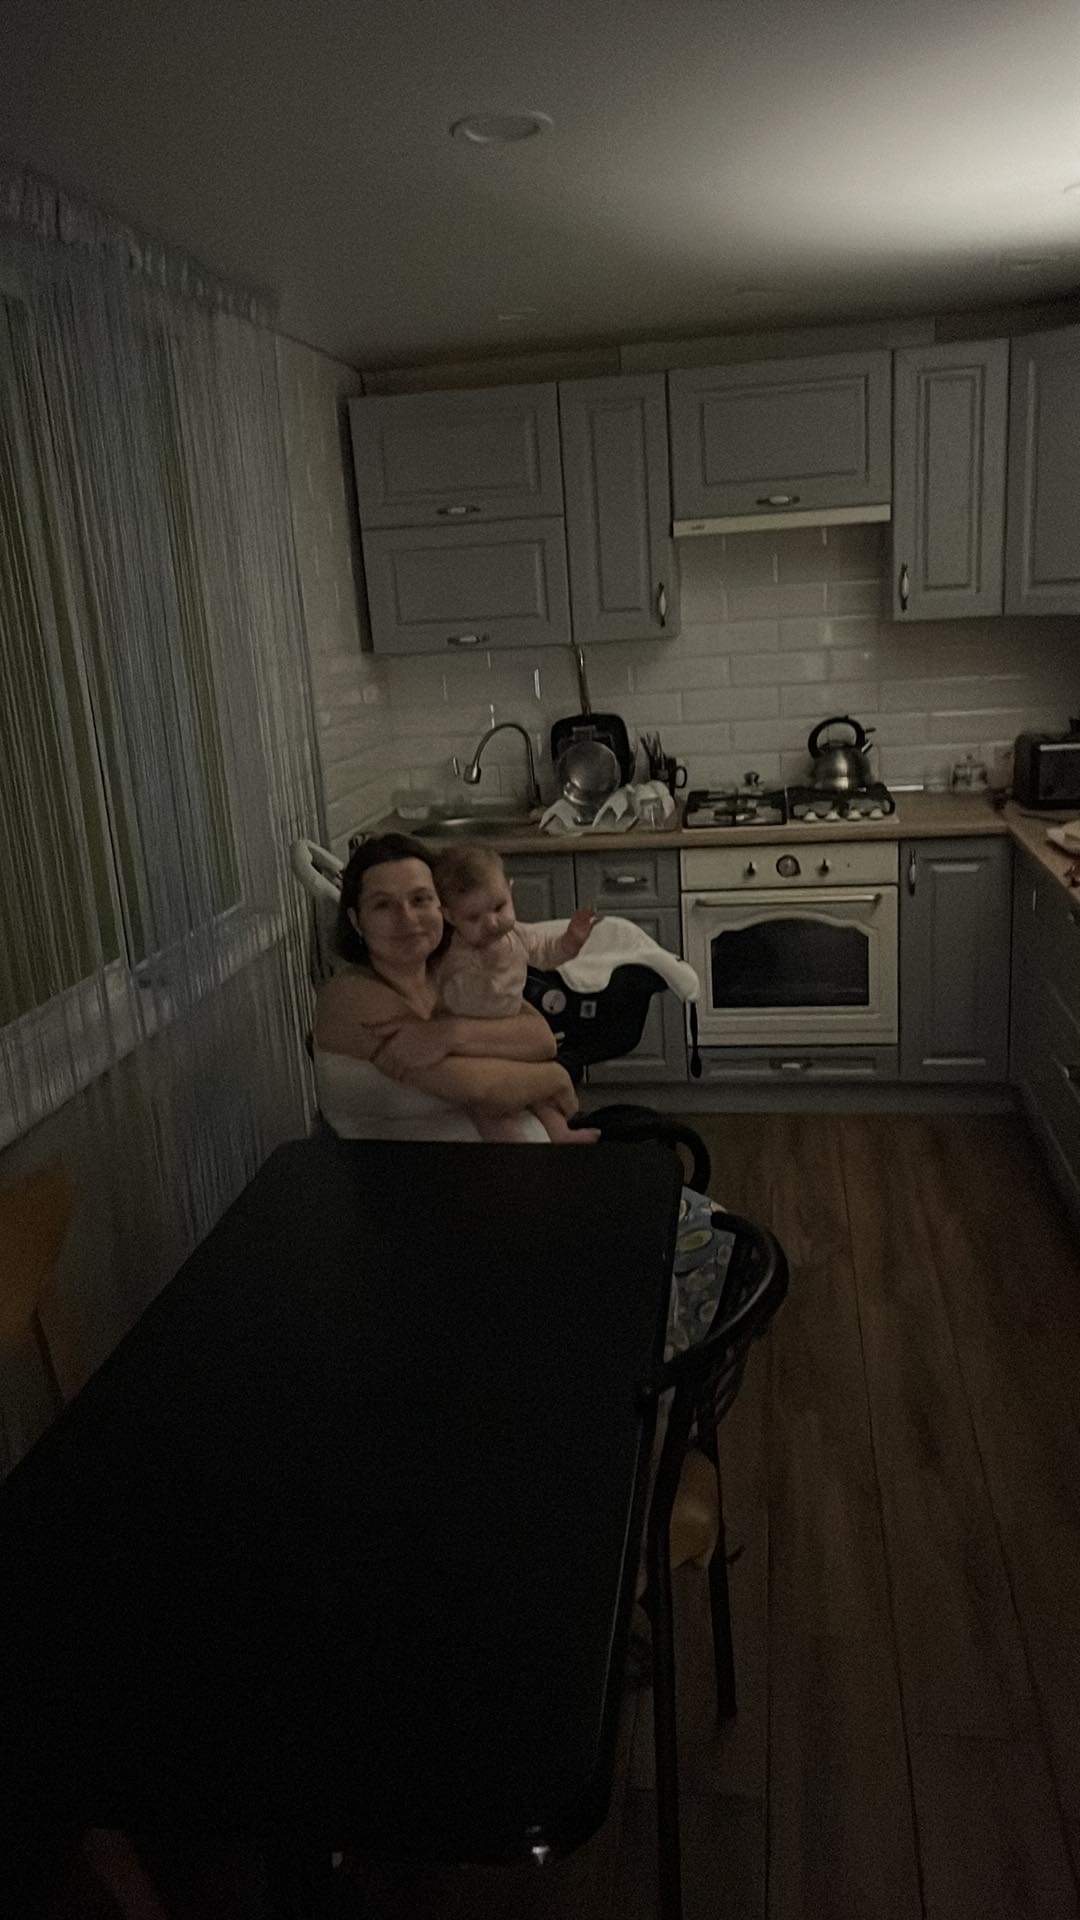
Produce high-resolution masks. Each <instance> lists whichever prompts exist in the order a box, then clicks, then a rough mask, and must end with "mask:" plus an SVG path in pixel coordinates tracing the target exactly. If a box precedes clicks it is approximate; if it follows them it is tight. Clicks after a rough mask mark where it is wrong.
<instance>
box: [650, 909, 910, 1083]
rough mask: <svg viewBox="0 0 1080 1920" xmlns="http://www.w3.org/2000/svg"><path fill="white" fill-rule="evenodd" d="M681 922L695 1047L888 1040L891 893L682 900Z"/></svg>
mask: <svg viewBox="0 0 1080 1920" xmlns="http://www.w3.org/2000/svg"><path fill="white" fill-rule="evenodd" d="M683 919H684V927H683V932H684V939H685V945H684V952H685V954H686V957H687V959H688V960H689V961H690V964H691V966H693V967H694V968H695V970H696V972H697V975H698V978H699V979H700V981H701V999H700V1001H699V1003H698V1026H699V1032H700V1037H701V1041H702V1044H703V1045H711V1046H751V1047H752V1046H772V1045H776V1044H779V1043H781V1042H782V1043H785V1044H797V1045H803V1046H822V1045H826V1046H827V1045H828V1044H829V1043H830V1042H832V1043H833V1044H834V1045H837V1046H846V1045H849V1044H855V1045H860V1046H863V1045H866V1044H868V1043H869V1042H875V1043H877V1044H878V1045H880V1046H888V1045H892V1044H894V1043H895V1041H896V953H897V938H896V926H897V889H896V888H895V887H888V886H882V887H799V888H784V889H783V891H781V890H779V889H776V890H768V891H766V890H765V889H763V890H762V891H761V892H760V893H745V892H740V893H697V894H687V895H685V896H684V899H683Z"/></svg>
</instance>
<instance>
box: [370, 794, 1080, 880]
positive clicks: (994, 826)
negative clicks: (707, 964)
mask: <svg viewBox="0 0 1080 1920" xmlns="http://www.w3.org/2000/svg"><path fill="white" fill-rule="evenodd" d="M1068 817H1069V816H1068V815H1065V814H1038V815H1035V814H1030V813H1025V812H1022V811H1021V809H1020V808H1019V807H1017V806H1016V805H1015V803H1014V802H1012V801H1009V803H1008V804H1007V805H1006V806H1005V807H1003V808H997V807H994V806H992V805H991V802H990V800H989V798H988V797H987V795H986V794H983V793H976V794H955V793H899V794H897V796H896V812H895V813H894V814H890V816H889V818H888V819H887V820H874V821H869V822H867V823H866V824H864V825H862V826H858V827H848V826H845V825H844V823H843V821H842V820H830V821H826V820H815V821H814V822H813V824H812V825H810V824H807V825H803V824H802V823H801V822H796V823H794V824H792V823H790V822H789V824H788V825H787V826H785V827H775V826H774V827H701V828H690V829H687V828H685V827H683V826H681V825H680V826H674V827H669V828H667V829H666V830H665V831H664V832H659V833H658V832H651V831H648V830H647V829H645V828H643V827H631V828H630V829H629V831H628V832H626V833H573V834H570V833H568V834H554V833H538V832H536V830H535V829H534V828H523V829H522V830H520V831H515V832H513V833H503V834H497V833H493V834H492V835H491V836H490V839H489V840H488V842H487V844H488V845H489V846H492V847H495V848H497V850H498V851H499V852H500V853H504V854H515V853H542V854H553V855H558V854H576V853H612V852H619V851H622V850H624V849H625V850H626V851H628V852H641V853H644V852H651V851H661V852H669V853H681V852H682V850H683V848H684V847H726V846H736V847H738V846H769V845H773V844H775V843H776V841H778V840H784V841H789V840H790V841H798V840H814V841H832V840H945V839H949V838H954V837H959V838H964V837H967V836H968V835H972V836H975V835H977V836H980V837H982V836H986V835H997V836H999V837H1000V836H1003V835H1007V836H1008V837H1009V838H1010V839H1011V840H1013V841H1015V843H1016V845H1017V846H1018V847H1022V848H1023V850H1024V852H1025V853H1027V854H1030V855H1031V857H1032V859H1034V860H1037V861H1038V863H1039V865H1040V866H1041V867H1043V868H1045V870H1046V872H1047V873H1050V874H1052V875H1053V877H1054V879H1055V880H1058V881H1060V883H1061V885H1062V886H1063V887H1068V885H1069V883H1068V880H1067V878H1066V875H1067V874H1068V871H1069V868H1070V867H1071V866H1072V864H1073V863H1072V861H1071V859H1070V857H1069V855H1068V854H1064V853H1061V852H1059V850H1058V848H1057V847H1054V846H1051V845H1050V843H1049V841H1048V840H1047V838H1046V829H1047V827H1048V826H1053V825H1054V824H1055V823H1059V822H1060V821H1061V820H1063V819H1066V818H1068ZM680 819H681V809H680ZM373 831H375V832H378V833H408V834H411V835H413V836H414V837H415V838H416V839H418V840H429V844H430V845H431V846H432V847H433V848H434V847H438V846H446V845H448V844H449V842H448V841H447V840H446V839H444V838H443V837H442V836H439V837H438V838H435V837H430V839H429V836H426V835H425V834H424V831H423V829H422V828H417V827H416V826H415V825H414V824H413V823H412V822H410V821H407V820H402V819H401V818H400V816H399V815H398V814H388V815H387V816H386V818H385V819H384V820H380V821H379V822H378V825H377V826H376V827H375V828H374V829H373ZM1078 858H1080V856H1078ZM1070 891H1072V889H1070Z"/></svg>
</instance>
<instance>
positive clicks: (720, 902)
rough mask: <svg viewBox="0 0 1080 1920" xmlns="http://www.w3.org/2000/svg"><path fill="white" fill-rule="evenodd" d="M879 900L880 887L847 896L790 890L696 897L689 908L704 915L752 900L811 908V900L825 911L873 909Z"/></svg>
mask: <svg viewBox="0 0 1080 1920" xmlns="http://www.w3.org/2000/svg"><path fill="white" fill-rule="evenodd" d="M882 898H883V890H882V889H881V888H880V887H879V888H877V889H876V891H873V892H871V891H869V890H868V891H866V892H861V891H856V890H855V889H854V888H853V889H852V890H851V891H850V892H842V891H841V889H840V888H839V887H798V888H795V887H793V888H792V889H791V891H790V893H772V892H770V893H769V894H768V895H767V896H765V895H763V894H760V893H759V894H753V893H750V892H749V891H748V892H746V893H724V894H715V893H699V894H695V895H694V897H693V899H692V900H691V901H690V903H689V904H690V909H691V912H695V913H696V912H697V911H698V910H699V909H700V910H701V911H702V912H704V911H705V909H706V908H716V907H730V906H733V905H734V904H735V902H736V901H738V902H739V904H740V905H741V904H742V902H743V901H744V900H754V899H757V900H760V901H761V904H762V906H768V907H778V906H780V905H781V903H782V902H783V901H784V900H794V901H795V903H796V905H798V906H800V907H806V906H812V905H813V903H814V901H815V900H816V901H818V902H820V904H821V905H822V906H829V907H831V906H837V907H876V906H880V904H881V900H882Z"/></svg>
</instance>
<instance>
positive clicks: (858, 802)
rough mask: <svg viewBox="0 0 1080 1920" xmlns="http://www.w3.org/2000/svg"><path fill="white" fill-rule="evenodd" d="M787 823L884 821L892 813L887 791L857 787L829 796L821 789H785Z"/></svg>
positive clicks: (884, 788)
mask: <svg viewBox="0 0 1080 1920" xmlns="http://www.w3.org/2000/svg"><path fill="white" fill-rule="evenodd" d="M787 804H788V819H789V820H850V821H858V820H884V819H885V818H886V816H887V815H888V814H890V813H895V812H896V801H895V800H894V799H893V797H892V794H891V793H890V792H889V789H888V787H883V786H881V785H876V786H873V787H857V788H855V789H854V790H852V791H851V792H848V793H830V792H828V790H827V789H824V788H822V787H789V788H788V789H787Z"/></svg>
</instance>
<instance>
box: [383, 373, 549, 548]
mask: <svg viewBox="0 0 1080 1920" xmlns="http://www.w3.org/2000/svg"><path fill="white" fill-rule="evenodd" d="M349 416H350V420H351V424H352V442H353V459H354V462H355V466H356V490H357V496H358V499H359V504H360V521H361V524H362V526H363V527H365V528H369V527H427V526H454V525H456V524H459V523H466V524H467V523H469V522H473V521H488V520H534V519H539V518H541V517H542V516H545V515H548V514H553V515H554V514H560V515H561V513H562V510H563V495H562V467H561V464H560V460H559V416H558V405H557V401H556V389H555V386H554V385H553V384H551V383H547V384H544V385H541V386H529V387H492V388H484V389H482V390H481V391H479V392H473V391H468V392H463V393H407V394H391V395H383V396H377V397H373V398H371V399H365V400H351V401H350V402H349Z"/></svg>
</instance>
